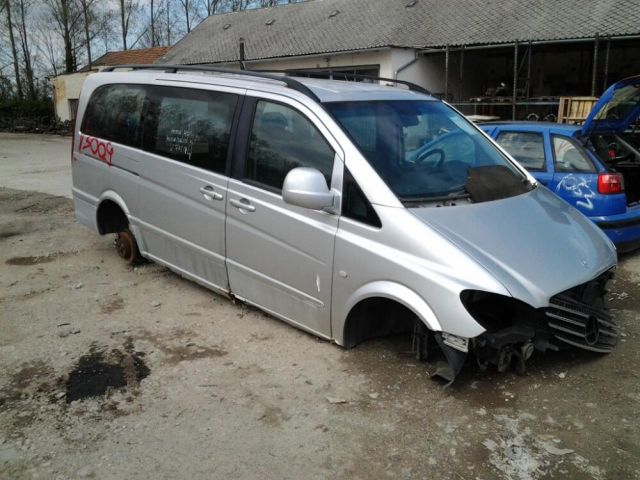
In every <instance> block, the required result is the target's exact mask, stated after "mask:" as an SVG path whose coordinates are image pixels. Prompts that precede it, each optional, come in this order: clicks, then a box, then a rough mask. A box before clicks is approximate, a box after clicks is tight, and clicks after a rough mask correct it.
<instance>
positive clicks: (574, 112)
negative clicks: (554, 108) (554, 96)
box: [558, 97, 598, 125]
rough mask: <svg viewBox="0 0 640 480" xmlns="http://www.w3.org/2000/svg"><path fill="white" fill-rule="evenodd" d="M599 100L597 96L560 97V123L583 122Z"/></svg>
mask: <svg viewBox="0 0 640 480" xmlns="http://www.w3.org/2000/svg"><path fill="white" fill-rule="evenodd" d="M597 101H598V99H597V98H596V97H560V105H559V107H558V123H569V124H574V125H575V124H581V123H583V122H584V121H585V120H586V118H587V116H588V115H589V112H590V111H591V109H592V108H593V106H594V105H595V104H596V102H597Z"/></svg>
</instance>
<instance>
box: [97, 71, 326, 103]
mask: <svg viewBox="0 0 640 480" xmlns="http://www.w3.org/2000/svg"><path fill="white" fill-rule="evenodd" d="M121 68H126V69H130V70H162V71H164V72H166V73H177V72H178V71H186V72H213V73H226V74H231V75H243V76H247V77H254V78H264V79H267V80H274V81H276V82H281V83H284V84H285V85H286V86H287V87H289V88H290V89H291V90H295V91H296V92H300V93H302V94H303V95H306V96H307V97H310V98H311V99H313V100H315V101H316V102H318V103H320V99H319V98H318V97H317V95H316V94H315V93H313V91H311V89H310V88H308V87H307V86H305V85H303V84H302V83H301V82H299V81H297V80H296V79H294V78H290V77H288V76H285V75H272V74H270V73H268V72H260V71H257V70H255V71H254V70H235V69H232V68H219V67H209V66H206V65H202V66H200V65H162V64H152V65H115V66H112V67H107V68H105V69H104V70H102V71H103V72H113V71H114V70H117V69H121ZM279 73H284V72H279Z"/></svg>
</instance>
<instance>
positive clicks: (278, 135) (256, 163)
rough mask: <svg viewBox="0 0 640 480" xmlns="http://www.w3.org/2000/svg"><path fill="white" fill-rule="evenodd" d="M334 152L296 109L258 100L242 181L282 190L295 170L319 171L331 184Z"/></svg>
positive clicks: (328, 183) (328, 184)
mask: <svg viewBox="0 0 640 480" xmlns="http://www.w3.org/2000/svg"><path fill="white" fill-rule="evenodd" d="M334 157H335V152H334V151H333V149H332V148H331V146H330V145H329V144H328V143H327V142H326V140H325V139H324V138H323V137H322V134H321V133H320V132H319V131H318V130H317V129H316V128H315V127H314V126H313V124H312V123H311V122H310V121H309V120H308V119H307V118H305V117H304V116H303V115H302V114H301V113H299V112H297V111H296V110H294V109H292V108H290V107H287V106H285V105H280V104H276V103H271V102H266V101H259V102H258V103H257V105H256V113H255V117H254V120H253V129H252V131H251V142H250V145H249V157H248V160H247V170H246V173H245V178H247V179H249V180H254V181H256V182H259V183H261V184H264V185H267V186H269V187H272V188H274V189H278V190H280V189H282V184H283V183H284V178H285V177H286V176H287V173H289V171H291V170H292V169H294V168H296V167H312V168H316V169H318V170H320V172H322V174H323V175H324V177H325V179H326V180H327V187H329V186H330V185H331V171H332V170H333V160H334Z"/></svg>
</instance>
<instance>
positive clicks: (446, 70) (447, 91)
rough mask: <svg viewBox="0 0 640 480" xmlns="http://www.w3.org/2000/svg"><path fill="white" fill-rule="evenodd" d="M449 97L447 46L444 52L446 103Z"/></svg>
mask: <svg viewBox="0 0 640 480" xmlns="http://www.w3.org/2000/svg"><path fill="white" fill-rule="evenodd" d="M448 95H449V45H447V46H446V48H445V51H444V100H445V101H447V96H448Z"/></svg>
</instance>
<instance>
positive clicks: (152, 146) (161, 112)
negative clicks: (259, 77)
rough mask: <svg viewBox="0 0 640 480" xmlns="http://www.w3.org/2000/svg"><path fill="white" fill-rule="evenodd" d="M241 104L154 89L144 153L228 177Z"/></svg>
mask: <svg viewBox="0 0 640 480" xmlns="http://www.w3.org/2000/svg"><path fill="white" fill-rule="evenodd" d="M237 101H238V98H237V96H236V95H233V94H229V93H221V92H210V91H205V90H192V89H186V88H173V87H154V88H153V89H152V95H151V101H150V104H149V110H148V113H147V128H146V129H145V138H144V149H145V150H147V151H149V152H152V153H156V154H158V155H162V156H164V157H168V158H171V159H174V160H178V161H180V162H183V163H186V164H189V165H192V166H194V167H199V168H203V169H206V170H211V171H213V172H217V173H224V172H225V167H226V162H227V152H228V150H229V137H230V134H231V125H232V123H233V116H234V112H235V109H236V103H237Z"/></svg>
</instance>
